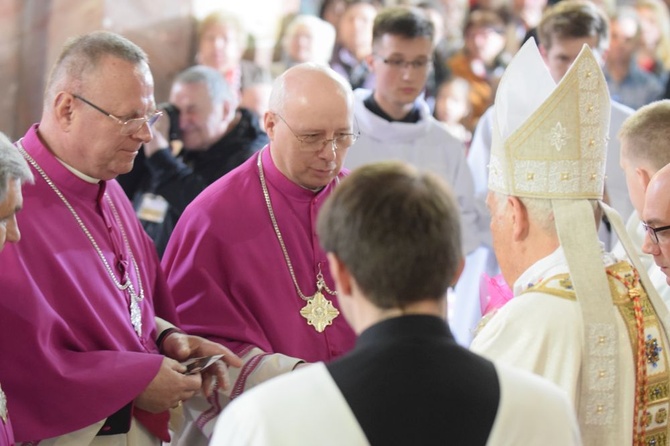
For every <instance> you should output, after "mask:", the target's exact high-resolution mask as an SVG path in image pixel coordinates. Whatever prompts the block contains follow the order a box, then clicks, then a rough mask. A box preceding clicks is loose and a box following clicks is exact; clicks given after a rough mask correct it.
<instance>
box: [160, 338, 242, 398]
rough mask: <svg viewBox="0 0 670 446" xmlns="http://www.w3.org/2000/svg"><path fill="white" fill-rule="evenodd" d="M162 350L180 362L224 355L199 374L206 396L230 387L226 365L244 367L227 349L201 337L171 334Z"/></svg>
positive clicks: (164, 342)
mask: <svg viewBox="0 0 670 446" xmlns="http://www.w3.org/2000/svg"><path fill="white" fill-rule="evenodd" d="M162 348H163V353H164V354H165V355H166V356H168V357H170V358H174V359H176V360H177V361H180V362H183V361H186V360H187V359H189V358H198V357H200V356H211V355H223V358H221V359H220V360H219V361H217V362H215V363H214V364H212V365H211V366H210V367H207V368H206V369H205V370H203V371H202V372H200V374H199V375H202V391H203V392H204V393H205V396H209V395H211V394H212V393H213V392H214V391H215V390H217V389H219V388H221V389H227V388H229V387H230V378H229V376H228V368H227V367H226V364H227V365H229V366H233V367H241V366H242V360H241V359H240V358H239V357H238V356H237V355H236V354H234V353H233V352H231V351H230V350H228V349H227V348H226V347H224V346H222V345H221V344H217V343H215V342H212V341H208V340H207V339H204V338H201V337H199V336H191V335H187V334H184V333H180V332H174V333H170V334H169V335H168V336H167V338H165V340H164V341H163V345H162ZM224 362H225V364H224Z"/></svg>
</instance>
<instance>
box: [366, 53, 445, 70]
mask: <svg viewBox="0 0 670 446" xmlns="http://www.w3.org/2000/svg"><path fill="white" fill-rule="evenodd" d="M376 56H377V57H378V58H379V59H380V60H381V61H382V62H384V63H385V64H386V65H388V66H389V67H390V68H392V69H394V70H400V69H404V68H407V67H412V68H413V69H415V70H425V69H426V68H428V65H429V64H430V63H431V62H432V61H433V60H432V59H417V60H410V61H407V60H404V59H395V58H390V59H385V58H383V57H381V56H379V55H376Z"/></svg>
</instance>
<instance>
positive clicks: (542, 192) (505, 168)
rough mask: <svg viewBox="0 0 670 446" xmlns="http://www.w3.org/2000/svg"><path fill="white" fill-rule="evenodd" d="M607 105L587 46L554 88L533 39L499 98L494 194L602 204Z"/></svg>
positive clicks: (605, 92) (493, 154)
mask: <svg viewBox="0 0 670 446" xmlns="http://www.w3.org/2000/svg"><path fill="white" fill-rule="evenodd" d="M609 119H610V99H609V92H608V89H607V83H606V81H605V77H604V76H603V74H602V71H601V69H600V67H599V65H598V61H597V60H596V58H595V56H594V55H593V53H592V52H591V50H590V48H589V47H588V46H586V45H585V46H584V48H583V49H582V51H581V52H580V53H579V56H578V57H577V59H576V60H575V62H574V63H573V65H572V67H571V68H570V70H569V71H568V72H567V73H566V75H565V76H564V77H563V79H562V80H561V82H560V83H559V84H558V85H556V83H555V82H554V80H553V79H552V78H551V75H550V74H549V71H548V70H547V68H546V66H545V64H544V61H543V60H542V56H541V55H540V52H539V50H538V49H537V46H536V44H535V41H534V40H533V39H529V40H528V41H527V42H526V43H525V44H524V45H523V47H522V48H521V49H520V50H519V51H518V53H517V54H516V55H515V56H514V59H513V60H512V61H511V63H510V64H509V66H508V67H507V69H506V70H505V74H504V75H503V77H502V79H501V81H500V84H499V86H498V91H497V94H496V98H495V110H494V124H493V141H492V148H491V162H490V165H489V189H491V190H493V191H497V192H501V193H503V194H506V195H514V196H517V197H536V198H549V199H601V198H602V196H603V185H604V182H605V161H606V155H607V152H606V150H607V135H608V130H609Z"/></svg>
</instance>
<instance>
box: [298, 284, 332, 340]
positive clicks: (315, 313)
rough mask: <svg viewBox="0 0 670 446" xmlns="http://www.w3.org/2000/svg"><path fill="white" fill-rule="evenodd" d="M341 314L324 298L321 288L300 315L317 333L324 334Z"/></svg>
mask: <svg viewBox="0 0 670 446" xmlns="http://www.w3.org/2000/svg"><path fill="white" fill-rule="evenodd" d="M339 314H340V312H339V311H338V310H337V308H335V307H334V306H333V303H332V302H331V301H329V300H328V299H326V298H325V297H323V293H322V292H321V288H319V289H318V290H317V291H316V293H315V294H314V296H312V297H311V298H310V299H309V300H308V301H307V304H306V305H305V306H304V307H302V309H301V310H300V315H301V316H302V317H304V318H305V319H307V325H311V326H312V327H314V329H315V330H316V331H318V332H319V333H322V332H323V330H325V329H326V327H327V326H329V325H331V324H332V323H333V319H335V318H336V317H337V316H338V315H339Z"/></svg>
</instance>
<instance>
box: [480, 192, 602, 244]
mask: <svg viewBox="0 0 670 446" xmlns="http://www.w3.org/2000/svg"><path fill="white" fill-rule="evenodd" d="M491 193H492V194H493V198H494V199H495V200H496V213H497V214H498V215H500V214H502V213H503V212H504V211H505V209H506V207H507V199H508V198H509V197H510V196H509V195H507V194H504V193H502V192H496V191H491ZM517 198H518V199H519V201H521V203H522V204H523V205H524V206H525V208H526V211H527V212H528V219H529V220H530V221H532V222H533V223H535V224H536V225H537V226H539V227H540V229H541V230H543V231H544V232H545V233H548V234H556V233H557V232H556V223H555V221H554V209H553V207H552V204H551V200H550V199H548V198H531V197H517ZM588 201H589V203H590V204H591V207H592V208H593V212H594V215H595V216H596V217H597V218H598V220H599V219H600V213H599V210H598V200H588Z"/></svg>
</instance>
